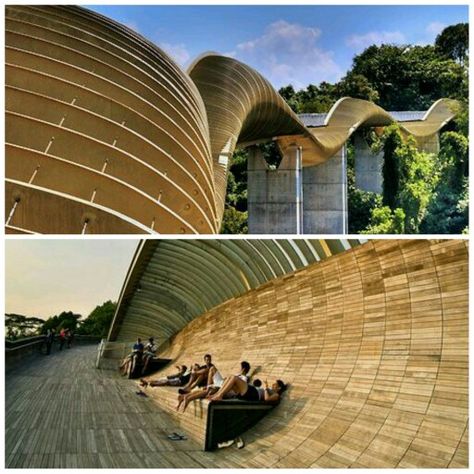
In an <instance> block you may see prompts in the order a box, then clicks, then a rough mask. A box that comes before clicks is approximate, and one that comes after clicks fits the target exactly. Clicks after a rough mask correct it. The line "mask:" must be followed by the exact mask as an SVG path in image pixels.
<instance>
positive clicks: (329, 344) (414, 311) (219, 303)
mask: <svg viewBox="0 0 474 474" xmlns="http://www.w3.org/2000/svg"><path fill="white" fill-rule="evenodd" d="M193 242H194V241H177V242H175V241H164V242H162V243H164V244H166V245H165V246H164V248H163V249H160V246H161V242H160V244H159V245H158V246H157V247H156V248H155V250H154V251H153V252H152V253H153V255H152V256H151V258H150V259H149V262H150V263H152V264H150V265H148V267H147V268H146V269H145V270H144V272H143V273H142V275H141V277H138V276H137V277H132V278H130V280H129V283H130V285H129V290H128V291H129V292H131V293H134V294H135V295H136V296H135V297H133V296H132V297H130V294H129V296H128V301H129V303H128V308H127V309H126V310H125V311H124V317H123V320H122V321H119V319H120V318H119V317H118V316H116V321H115V323H114V329H113V331H112V334H113V335H116V336H117V338H118V339H121V338H124V339H131V338H132V334H133V337H135V336H136V335H137V334H136V333H133V331H137V332H138V333H139V334H143V335H147V336H148V335H150V333H151V334H152V335H155V336H156V335H161V336H163V335H164V336H165V337H166V336H167V334H169V333H170V332H171V331H170V325H167V323H166V322H165V320H166V318H168V319H169V321H170V323H171V324H172V325H173V326H174V327H175V328H176V327H178V326H179V325H180V324H183V323H184V320H185V319H188V317H190V316H191V311H197V312H199V311H203V313H202V314H201V315H200V316H197V317H195V318H194V319H193V320H192V321H191V322H190V323H188V324H186V325H185V326H184V327H183V329H182V330H180V331H179V332H178V333H177V334H176V335H175V336H173V337H172V338H171V339H170V340H169V344H168V345H167V347H166V348H164V349H163V350H162V352H161V353H160V356H162V357H166V358H171V359H172V360H173V365H174V364H185V365H187V366H190V364H191V363H192V362H196V361H200V360H202V356H203V354H205V353H211V354H212V356H213V362H214V363H215V364H216V366H217V367H218V368H219V370H220V371H221V373H222V374H223V375H224V376H226V375H230V374H233V373H235V371H236V370H237V368H238V364H239V361H241V360H247V361H249V362H250V364H251V365H252V366H253V368H257V367H258V368H259V371H258V373H257V375H256V376H257V377H258V378H260V379H262V380H265V379H267V378H268V380H269V381H272V380H274V379H276V378H281V379H283V380H284V381H285V382H288V383H289V384H290V389H289V391H288V392H287V393H286V394H285V395H284V396H283V399H282V403H280V405H279V406H278V407H277V408H275V409H274V411H273V412H272V413H271V414H269V415H267V416H266V417H265V419H264V420H262V421H261V422H260V423H259V424H258V425H257V426H256V427H255V428H252V429H251V430H250V431H249V432H247V433H246V434H245V435H244V437H245V440H246V443H247V445H246V448H245V449H244V450H239V451H234V450H232V451H229V450H219V451H218V452H216V453H212V457H211V458H210V459H212V463H213V464H212V465H215V466H221V467H285V468H294V467H303V468H315V467H338V468H346V467H360V468H362V467H379V468H382V467H384V468H389V467H410V468H414V467H430V468H442V467H464V468H466V467H467V466H468V389H469V385H468V254H467V243H468V242H467V240H380V241H374V240H371V241H369V242H366V243H364V244H363V245H359V246H355V247H354V248H352V249H350V250H348V251H342V252H339V253H337V254H336V255H333V256H332V257H330V258H326V259H324V260H322V261H318V262H313V263H309V264H308V265H301V260H299V259H300V258H301V257H299V258H296V257H294V258H291V257H290V258H289V259H287V258H286V257H283V256H282V255H280V257H278V258H277V259H278V261H279V262H280V263H281V264H282V265H287V264H288V265H289V264H290V262H293V265H294V266H297V267H298V269H297V270H296V271H288V270H286V271H285V270H282V269H281V268H280V269H279V265H276V264H275V263H274V264H273V265H270V264H268V265H267V264H263V261H262V260H261V257H259V258H257V257H258V254H257V253H254V251H252V250H251V249H252V247H256V246H257V244H261V245H262V244H264V245H265V246H266V247H267V248H268V247H270V248H271V247H272V246H274V247H273V248H274V250H276V248H277V247H276V243H277V241H254V240H252V241H248V242H247V241H240V240H239V241H222V242H219V243H218V244H217V245H218V248H219V250H218V252H216V248H213V247H212V246H211V244H214V245H216V242H213V241H202V242H200V243H197V242H196V245H194V244H193ZM328 242H329V241H326V243H328ZM208 243H209V246H207V245H208ZM293 244H296V245H298V246H299V247H300V248H303V246H307V245H308V244H307V243H306V242H305V243H304V244H303V241H298V240H295V241H294V242H293ZM188 245H189V247H188ZM319 245H322V242H321V241H320V242H319ZM202 246H205V249H206V255H207V257H204V254H202V250H203V248H201V247H202ZM185 247H188V248H186V250H189V251H190V252H191V253H192V254H193V255H194V262H195V265H194V267H195V268H194V270H195V271H194V272H192V273H188V270H189V269H190V266H189V264H186V263H184V262H185V253H184V250H185ZM237 247H241V249H242V250H244V251H245V253H246V254H247V255H248V257H247V258H248V262H245V261H243V260H241V259H240V258H236V257H234V258H233V259H232V260H231V261H232V262H233V265H232V266H231V267H230V268H232V270H233V272H234V275H233V276H232V275H230V274H226V273H225V272H223V271H222V269H220V268H219V267H220V263H221V259H224V260H226V259H228V257H227V255H226V252H232V251H234V250H237ZM143 248H144V250H145V251H146V250H147V249H148V250H151V249H150V247H149V246H148V245H144V247H143ZM313 248H316V247H313ZM224 250H225V252H224ZM273 254H274V255H275V253H274V252H273ZM201 255H202V256H203V259H201V258H200V256H201ZM287 255H289V252H287ZM155 257H158V258H157V259H156V261H155V262H153V260H154V258H155ZM224 260H222V261H224ZM250 261H252V262H253V263H255V264H256V265H258V266H259V267H260V269H261V271H262V272H263V271H264V269H266V270H267V272H269V273H271V272H272V270H271V269H273V271H274V272H275V273H276V272H277V270H278V269H279V272H280V273H279V275H278V276H277V277H276V278H273V279H268V280H267V281H266V282H265V280H266V278H262V277H263V275H260V277H259V276H258V274H259V272H258V271H257V270H256V269H253V270H251V269H250V268H247V265H248V264H249V263H250ZM267 261H269V259H268V257H267ZM160 262H161V263H162V264H161V265H160ZM227 262H229V260H227ZM298 262H299V263H298ZM138 266H139V265H138ZM175 266H176V267H177V268H178V272H179V273H180V279H181V281H182V285H180V286H179V287H178V288H177V289H176V290H175V293H174V296H173V297H171V293H172V290H171V285H173V286H174V285H175V284H176V282H177V281H178V280H177V276H173V275H172V273H171V271H168V270H171V268H174V267H175ZM206 267H207V269H208V271H207V273H206V272H205V271H204V272H201V271H200V270H201V268H206ZM134 268H137V266H134ZM160 268H161V269H162V271H163V272H165V273H166V275H165V276H163V275H162V273H161V272H160ZM239 268H242V269H245V275H246V276H247V277H248V278H249V284H250V275H252V274H253V275H254V278H255V281H257V280H258V279H259V278H260V280H258V281H261V282H263V284H260V285H259V286H255V287H254V286H252V287H251V289H250V290H247V291H244V288H245V286H246V284H245V283H244V281H243V279H242V278H241V276H240V275H239V272H238V269H239ZM211 269H212V270H211ZM205 276H208V277H209V279H210V280H209V281H207V282H203V281H202V279H203V277H205ZM132 280H134V281H135V287H134V288H133V285H132V284H131V281H132ZM162 281H163V283H161V282H162ZM165 283H169V284H170V286H169V287H167V288H166V289H165ZM137 285H139V288H138V287H137ZM138 289H140V291H138V292H137V290H138ZM180 293H182V294H181V295H180ZM201 293H204V294H202V295H201ZM239 293H240V296H239ZM231 294H233V295H234V297H230V298H229V295H231ZM124 297H126V292H123V293H122V302H121V306H122V307H123V305H124ZM134 298H136V301H133V300H134ZM226 298H227V300H226V301H225V299H226ZM145 300H147V301H148V303H149V304H148V305H147V304H146V303H145ZM183 301H186V302H187V303H186V305H184V304H182V302H183ZM170 302H172V304H174V305H175V306H174V307H175V309H176V311H175V312H174V313H173V311H169V312H168V314H166V313H165V311H163V308H165V307H169V308H172V307H171V306H169V305H170ZM180 302H181V303H180ZM188 303H189V304H188ZM194 304H196V305H197V306H195V307H194ZM118 311H119V312H118V313H117V314H118V315H119V314H120V311H121V309H120V308H119V310H118ZM178 316H181V317H182V320H179V318H178ZM147 320H148V322H147ZM147 330H148V332H146V331H147ZM156 376H158V377H160V376H162V374H161V373H160V374H156V375H155V377H156ZM157 396H159V394H158V395H157ZM193 412H194V413H196V415H195V416H197V417H198V416H199V407H198V406H196V407H195V410H194V409H193V407H189V408H188V413H187V414H186V415H181V414H180V415H176V416H178V418H179V419H182V418H183V417H185V416H193V415H192V413H193ZM191 422H192V420H190V423H191ZM186 432H187V433H188V435H189V434H192V431H186Z"/></svg>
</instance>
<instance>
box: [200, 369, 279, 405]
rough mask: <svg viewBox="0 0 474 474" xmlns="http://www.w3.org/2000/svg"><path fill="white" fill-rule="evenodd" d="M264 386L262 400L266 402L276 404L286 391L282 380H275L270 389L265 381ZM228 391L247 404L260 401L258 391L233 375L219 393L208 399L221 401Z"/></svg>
mask: <svg viewBox="0 0 474 474" xmlns="http://www.w3.org/2000/svg"><path fill="white" fill-rule="evenodd" d="M265 386H266V388H265V392H264V400H265V401H266V402H278V401H279V400H280V396H281V395H282V393H283V392H284V391H285V390H286V385H285V384H284V383H283V381H282V380H277V381H276V382H275V383H273V384H272V388H269V387H268V383H267V381H265ZM230 391H233V392H235V393H236V394H237V398H239V399H240V400H247V401H249V402H258V401H259V400H260V395H259V393H258V390H257V389H256V388H255V387H254V386H253V385H251V384H250V383H248V382H246V381H245V380H242V379H241V378H239V377H237V376H235V375H234V376H233V377H229V378H228V379H227V380H226V381H225V382H224V385H222V387H221V388H220V389H219V391H218V392H217V393H216V394H215V395H213V396H211V397H209V399H210V400H211V401H218V400H222V399H223V398H224V395H225V394H226V393H228V392H230Z"/></svg>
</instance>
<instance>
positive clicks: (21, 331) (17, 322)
mask: <svg viewBox="0 0 474 474" xmlns="http://www.w3.org/2000/svg"><path fill="white" fill-rule="evenodd" d="M43 323H44V321H43V320H42V319H39V318H35V317H28V316H23V315H22V314H13V313H11V314H5V336H6V338H7V339H9V340H10V341H13V340H15V339H22V338H24V337H31V336H36V335H37V334H39V331H40V329H41V327H42V325H43Z"/></svg>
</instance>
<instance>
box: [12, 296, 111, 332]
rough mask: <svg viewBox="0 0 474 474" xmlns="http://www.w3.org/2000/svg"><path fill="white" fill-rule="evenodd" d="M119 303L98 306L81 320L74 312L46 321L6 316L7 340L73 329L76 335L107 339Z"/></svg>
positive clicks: (15, 315) (58, 315)
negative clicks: (49, 331)
mask: <svg viewBox="0 0 474 474" xmlns="http://www.w3.org/2000/svg"><path fill="white" fill-rule="evenodd" d="M116 307H117V303H113V302H112V301H110V300H109V301H106V302H105V303H103V304H101V305H99V306H96V307H95V308H94V310H93V311H92V312H91V313H90V314H89V316H88V317H87V318H86V319H84V320H81V318H82V316H81V315H80V314H76V313H73V312H72V311H63V312H61V313H60V314H57V315H55V316H52V317H50V318H48V319H47V320H46V321H45V320H43V319H40V318H36V317H28V316H23V315H20V314H6V315H5V333H6V334H5V335H6V337H7V339H9V340H14V339H21V338H24V337H29V336H38V335H41V334H46V333H47V331H48V330H51V329H54V330H55V331H56V332H59V331H60V330H61V329H63V328H64V329H71V330H73V331H74V332H75V333H76V334H82V335H90V336H100V337H106V336H107V333H108V331H109V328H110V325H111V323H112V319H113V317H114V314H115V309H116Z"/></svg>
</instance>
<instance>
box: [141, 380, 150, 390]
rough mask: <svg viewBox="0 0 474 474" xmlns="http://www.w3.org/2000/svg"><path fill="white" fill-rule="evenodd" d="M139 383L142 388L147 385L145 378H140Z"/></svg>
mask: <svg viewBox="0 0 474 474" xmlns="http://www.w3.org/2000/svg"><path fill="white" fill-rule="evenodd" d="M140 385H141V386H142V387H143V388H147V387H148V382H147V381H146V380H145V379H140Z"/></svg>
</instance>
